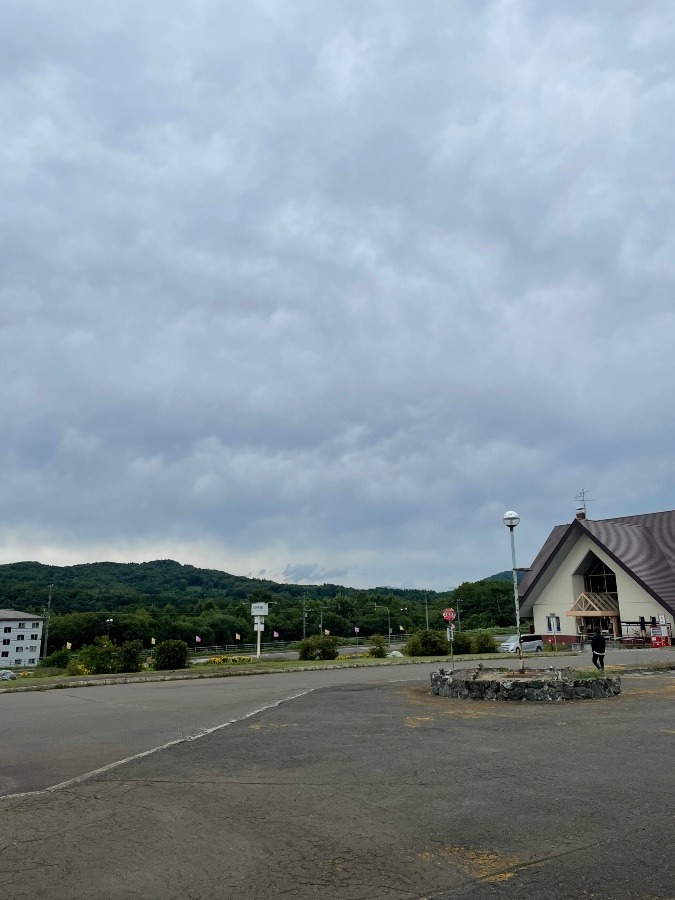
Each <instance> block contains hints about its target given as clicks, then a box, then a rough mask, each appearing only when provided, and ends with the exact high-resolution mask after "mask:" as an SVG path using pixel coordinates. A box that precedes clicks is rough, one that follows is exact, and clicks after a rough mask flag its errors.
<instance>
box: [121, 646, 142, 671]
mask: <svg viewBox="0 0 675 900" xmlns="http://www.w3.org/2000/svg"><path fill="white" fill-rule="evenodd" d="M144 659H145V654H144V653H143V644H142V643H141V642H140V641H126V642H125V643H124V644H122V646H121V647H120V648H119V650H118V651H117V654H116V659H115V672H140V671H141V669H142V668H143V661H144Z"/></svg>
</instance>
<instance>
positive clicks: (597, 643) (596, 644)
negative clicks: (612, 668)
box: [591, 627, 606, 669]
mask: <svg viewBox="0 0 675 900" xmlns="http://www.w3.org/2000/svg"><path fill="white" fill-rule="evenodd" d="M605 643H606V642H605V637H604V635H603V633H602V631H601V630H600V628H599V627H598V628H596V629H595V634H594V635H593V637H592V638H591V650H592V651H593V665H594V666H595V668H596V669H604V668H605Z"/></svg>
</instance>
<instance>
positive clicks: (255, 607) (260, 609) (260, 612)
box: [251, 603, 269, 616]
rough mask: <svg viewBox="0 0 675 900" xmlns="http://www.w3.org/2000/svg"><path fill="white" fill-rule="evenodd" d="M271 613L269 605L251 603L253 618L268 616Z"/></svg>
mask: <svg viewBox="0 0 675 900" xmlns="http://www.w3.org/2000/svg"><path fill="white" fill-rule="evenodd" d="M268 613H269V608H268V605H267V603H251V615H252V616H266V615H268Z"/></svg>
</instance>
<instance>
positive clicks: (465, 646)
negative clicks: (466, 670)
mask: <svg viewBox="0 0 675 900" xmlns="http://www.w3.org/2000/svg"><path fill="white" fill-rule="evenodd" d="M452 649H453V653H457V654H458V655H459V656H461V655H462V654H464V653H471V651H472V650H473V642H472V640H471V638H470V636H469V635H468V634H467V633H466V632H465V631H455V639H454V641H453V648H452Z"/></svg>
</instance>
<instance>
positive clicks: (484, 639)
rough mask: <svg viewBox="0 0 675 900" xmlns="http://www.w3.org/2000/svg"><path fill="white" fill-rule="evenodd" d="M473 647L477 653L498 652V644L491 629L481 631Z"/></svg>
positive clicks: (474, 640)
mask: <svg viewBox="0 0 675 900" xmlns="http://www.w3.org/2000/svg"><path fill="white" fill-rule="evenodd" d="M473 648H474V651H475V652H476V653H496V652H497V644H496V643H495V639H494V638H493V637H492V635H491V634H490V632H489V631H479V632H478V634H477V635H476V636H475V638H474V639H473Z"/></svg>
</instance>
